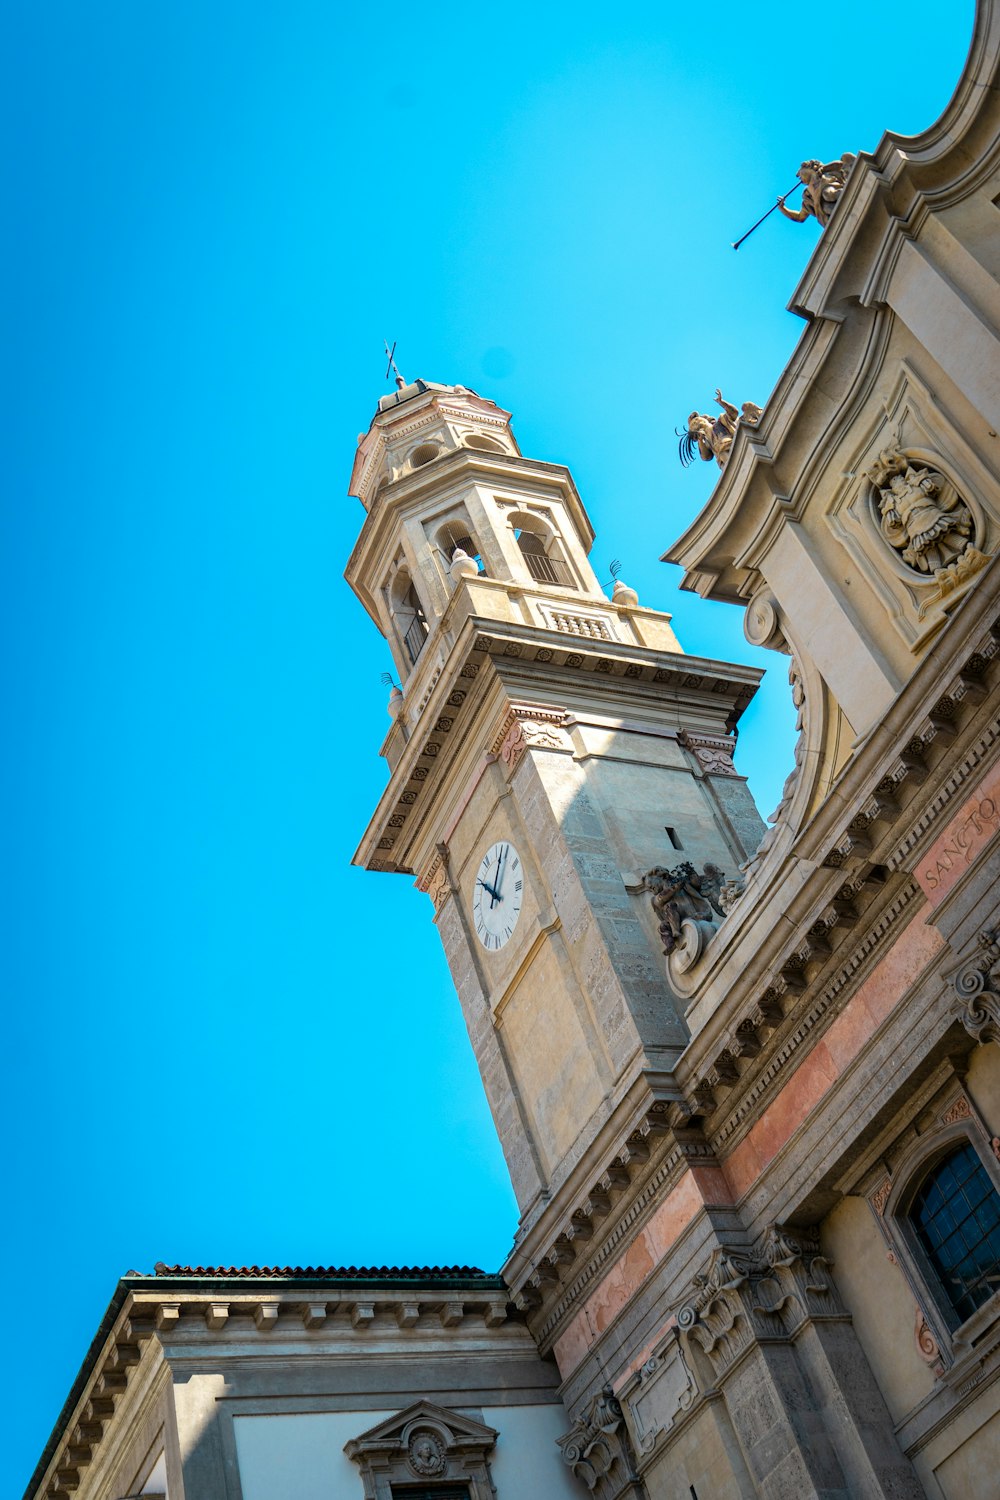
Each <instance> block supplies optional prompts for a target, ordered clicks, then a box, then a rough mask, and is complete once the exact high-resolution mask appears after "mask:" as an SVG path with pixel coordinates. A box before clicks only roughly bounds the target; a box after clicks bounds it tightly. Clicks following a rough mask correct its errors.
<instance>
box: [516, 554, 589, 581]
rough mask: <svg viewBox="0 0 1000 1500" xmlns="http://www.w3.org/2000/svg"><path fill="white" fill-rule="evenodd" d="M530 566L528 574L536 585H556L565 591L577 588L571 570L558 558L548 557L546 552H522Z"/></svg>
mask: <svg viewBox="0 0 1000 1500" xmlns="http://www.w3.org/2000/svg"><path fill="white" fill-rule="evenodd" d="M521 556H522V557H523V558H524V560H525V562H526V563H527V564H528V572H529V573H530V574H531V576H532V578H534V580H535V582H536V583H555V584H558V585H560V587H562V588H564V589H572V588H576V584H575V583H574V582H573V579H572V576H571V574H570V571H569V568H567V566H566V564H565V563H564V562H560V561H559V559H558V558H555V557H546V555H545V553H544V552H522V553H521Z"/></svg>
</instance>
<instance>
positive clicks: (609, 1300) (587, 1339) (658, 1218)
mask: <svg viewBox="0 0 1000 1500" xmlns="http://www.w3.org/2000/svg"><path fill="white" fill-rule="evenodd" d="M698 1170H699V1176H701V1175H702V1174H703V1173H704V1174H705V1175H706V1177H707V1181H708V1185H709V1187H710V1189H711V1192H712V1196H711V1197H710V1198H706V1197H704V1196H703V1195H702V1191H701V1188H700V1186H699V1183H698V1181H697V1180H696V1179H695V1175H694V1173H693V1172H687V1173H685V1175H684V1176H683V1177H682V1178H681V1180H680V1182H679V1183H678V1184H677V1186H676V1187H675V1188H674V1189H673V1191H672V1192H670V1193H668V1194H667V1196H666V1198H664V1200H663V1202H662V1203H661V1204H660V1206H659V1208H658V1209H657V1210H656V1212H655V1213H654V1214H653V1216H652V1217H651V1219H650V1220H649V1223H648V1224H647V1225H646V1226H645V1228H644V1229H642V1231H641V1232H640V1233H639V1234H637V1235H636V1237H635V1239H634V1240H633V1241H632V1243H631V1245H630V1246H629V1247H628V1249H627V1250H626V1251H625V1252H624V1254H623V1255H622V1256H621V1257H620V1258H619V1259H618V1260H617V1261H616V1262H615V1264H614V1265H613V1266H612V1267H611V1269H610V1270H609V1271H608V1272H606V1274H605V1275H604V1277H603V1278H602V1279H601V1284H600V1286H598V1287H597V1288H596V1290H595V1291H593V1292H592V1293H591V1295H590V1296H589V1297H588V1298H587V1301H586V1302H585V1303H584V1305H583V1307H582V1308H581V1309H580V1311H579V1312H578V1313H577V1314H576V1316H575V1317H574V1318H573V1320H572V1322H571V1323H570V1324H569V1326H568V1327H567V1329H566V1331H565V1333H563V1334H562V1335H561V1337H560V1338H558V1339H557V1340H556V1343H555V1347H554V1351H553V1352H554V1353H555V1357H556V1364H557V1365H558V1366H559V1373H560V1374H561V1375H562V1377H563V1379H564V1380H565V1379H566V1378H567V1376H568V1375H570V1374H571V1373H572V1371H573V1370H575V1369H576V1367H577V1365H578V1364H579V1363H580V1361H581V1360H582V1359H583V1357H584V1355H585V1354H586V1352H587V1349H588V1348H589V1346H590V1344H591V1343H592V1342H593V1340H594V1339H595V1338H596V1337H597V1336H598V1335H599V1334H601V1333H603V1332H604V1330H605V1328H607V1327H608V1326H609V1325H610V1324H611V1323H612V1322H613V1321H614V1319H615V1318H616V1317H617V1316H618V1314H619V1313H620V1312H621V1310H622V1308H623V1307H624V1306H625V1305H626V1303H628V1302H629V1301H630V1299H631V1298H632V1297H633V1296H634V1295H635V1293H636V1292H637V1291H638V1290H639V1288H640V1287H641V1286H642V1284H643V1282H644V1281H645V1280H646V1279H647V1278H648V1277H649V1276H650V1275H652V1273H653V1271H655V1270H656V1267H657V1266H658V1265H659V1264H660V1262H661V1261H662V1260H663V1258H664V1256H665V1255H667V1254H669V1252H670V1250H671V1249H672V1248H673V1246H674V1244H675V1243H676V1241H677V1239H678V1236H679V1235H680V1234H681V1233H682V1232H683V1231H684V1230H685V1229H686V1228H687V1226H688V1225H689V1224H690V1223H691V1220H692V1219H693V1218H694V1216H695V1214H696V1213H697V1212H698V1210H699V1209H700V1208H702V1206H703V1205H704V1204H705V1203H706V1202H711V1203H717V1202H726V1203H728V1202H729V1201H730V1196H731V1195H730V1192H729V1185H728V1182H727V1180H726V1179H725V1177H724V1175H723V1174H722V1173H721V1172H720V1171H718V1170H717V1169H711V1168H709V1169H705V1168H699V1169H698ZM720 1194H721V1195H722V1196H719V1195H720Z"/></svg>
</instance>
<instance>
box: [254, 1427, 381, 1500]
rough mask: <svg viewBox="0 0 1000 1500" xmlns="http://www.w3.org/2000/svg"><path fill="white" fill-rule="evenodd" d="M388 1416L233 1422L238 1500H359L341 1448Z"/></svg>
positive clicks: (357, 1482)
mask: <svg viewBox="0 0 1000 1500" xmlns="http://www.w3.org/2000/svg"><path fill="white" fill-rule="evenodd" d="M391 1416H392V1412H391V1411H366V1412H356V1411H352V1412H346V1411H330V1412H326V1411H324V1412H308V1413H297V1414H295V1415H288V1416H280V1417H236V1418H235V1420H234V1421H233V1429H234V1431H235V1433H236V1453H237V1457H238V1458H239V1463H240V1484H241V1485H242V1487H243V1500H341V1497H343V1500H359V1496H360V1495H361V1478H360V1476H359V1474H358V1468H357V1465H356V1464H352V1463H351V1461H350V1459H349V1458H347V1456H346V1455H345V1453H344V1444H345V1443H346V1442H347V1441H348V1439H349V1438H352V1437H357V1436H358V1434H359V1433H362V1432H367V1431H368V1429H369V1427H374V1426H376V1424H377V1423H379V1422H382V1421H384V1420H385V1418H386V1417H391Z"/></svg>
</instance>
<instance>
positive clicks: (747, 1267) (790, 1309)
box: [677, 1224, 845, 1380]
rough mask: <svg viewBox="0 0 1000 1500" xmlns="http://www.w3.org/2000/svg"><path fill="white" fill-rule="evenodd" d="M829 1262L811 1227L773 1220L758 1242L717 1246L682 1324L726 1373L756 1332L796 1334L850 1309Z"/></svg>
mask: <svg viewBox="0 0 1000 1500" xmlns="http://www.w3.org/2000/svg"><path fill="white" fill-rule="evenodd" d="M830 1269H831V1263H830V1261H828V1260H827V1259H826V1257H825V1256H824V1255H823V1254H822V1253H821V1251H820V1247H819V1240H818V1239H817V1238H816V1236H815V1234H814V1233H813V1232H812V1231H811V1230H808V1229H792V1228H789V1227H788V1226H787V1225H783V1224H771V1225H769V1226H768V1228H767V1230H766V1231H765V1233H764V1235H763V1237H762V1239H761V1241H760V1242H759V1244H758V1245H757V1246H756V1248H755V1249H753V1250H747V1249H743V1248H742V1247H740V1248H738V1249H733V1248H729V1247H726V1246H718V1247H717V1248H716V1249H715V1250H713V1251H712V1254H711V1256H710V1258H709V1260H708V1264H707V1265H706V1267H705V1270H704V1271H702V1272H701V1273H700V1274H699V1275H697V1276H695V1278H694V1281H693V1283H692V1287H691V1291H690V1293H689V1296H688V1301H687V1302H686V1303H685V1305H684V1306H683V1307H682V1308H681V1309H680V1311H679V1312H678V1314H677V1326H678V1327H679V1328H680V1329H681V1330H682V1331H683V1332H684V1333H685V1334H686V1335H687V1337H688V1339H689V1340H690V1341H691V1342H692V1343H694V1344H695V1345H696V1346H697V1347H698V1348H699V1349H701V1351H702V1352H703V1353H704V1354H705V1355H707V1356H708V1359H709V1362H710V1364H711V1368H712V1372H713V1375H714V1377H715V1379H717V1380H720V1379H722V1377H723V1376H724V1375H725V1373H726V1371H727V1370H728V1369H729V1368H730V1366H731V1365H732V1364H733V1363H734V1362H735V1360H736V1358H737V1356H738V1355H740V1354H741V1353H742V1352H743V1351H744V1349H746V1347H747V1345H748V1344H750V1343H752V1342H753V1341H754V1340H758V1339H767V1340H773V1339H775V1338H778V1339H783V1338H789V1337H791V1335H792V1334H793V1333H795V1332H796V1330H797V1329H798V1328H799V1327H800V1326H801V1325H802V1324H803V1323H804V1322H806V1321H807V1320H809V1319H812V1318H823V1317H831V1316H834V1317H843V1316H845V1314H844V1309H843V1306H842V1304H841V1302H840V1298H839V1297H838V1295H837V1292H836V1289H835V1287H834V1285H833V1282H832V1281H831V1279H830V1277H829V1275H828V1274H827V1273H828V1272H829V1271H830Z"/></svg>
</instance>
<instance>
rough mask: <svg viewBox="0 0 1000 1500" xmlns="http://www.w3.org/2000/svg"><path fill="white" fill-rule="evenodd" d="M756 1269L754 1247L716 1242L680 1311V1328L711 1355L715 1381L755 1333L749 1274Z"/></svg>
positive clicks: (723, 1373) (698, 1346) (709, 1359)
mask: <svg viewBox="0 0 1000 1500" xmlns="http://www.w3.org/2000/svg"><path fill="white" fill-rule="evenodd" d="M758 1270H759V1266H758V1265H757V1263H756V1262H755V1261H754V1258H753V1256H752V1255H751V1253H750V1251H748V1250H744V1249H738V1250H736V1249H730V1248H728V1247H726V1246H721V1245H720V1246H717V1247H716V1249H714V1250H713V1251H712V1254H711V1256H710V1258H709V1261H708V1264H707V1266H706V1267H705V1270H704V1271H701V1272H699V1273H698V1274H697V1275H696V1276H695V1277H694V1280H693V1282H692V1285H691V1290H690V1292H689V1294H688V1301H687V1302H686V1303H685V1304H684V1306H683V1307H681V1308H680V1310H679V1311H678V1313H677V1326H678V1328H679V1329H680V1330H681V1332H682V1333H683V1334H684V1335H685V1336H686V1337H687V1339H688V1340H689V1342H690V1343H692V1344H694V1345H696V1347H697V1348H698V1349H700V1350H701V1352H702V1353H703V1354H704V1355H706V1356H707V1358H708V1361H709V1365H710V1367H711V1370H712V1375H713V1377H714V1378H715V1379H716V1380H720V1379H721V1378H722V1377H723V1376H724V1375H725V1374H726V1372H727V1370H728V1369H729V1368H730V1366H731V1365H732V1364H733V1363H734V1362H735V1360H736V1359H737V1357H738V1355H740V1354H742V1353H743V1351H744V1349H746V1347H747V1346H748V1345H749V1344H750V1343H752V1342H753V1339H754V1337H755V1336H756V1333H757V1329H756V1327H755V1318H754V1312H753V1300H754V1299H753V1288H752V1285H751V1278H752V1277H753V1275H754V1273H755V1271H758Z"/></svg>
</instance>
